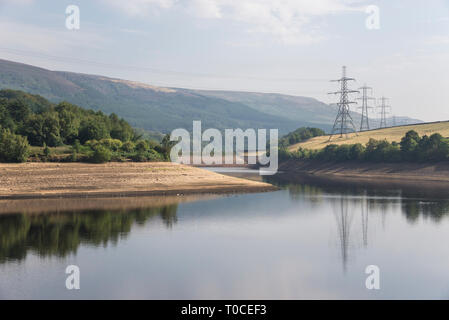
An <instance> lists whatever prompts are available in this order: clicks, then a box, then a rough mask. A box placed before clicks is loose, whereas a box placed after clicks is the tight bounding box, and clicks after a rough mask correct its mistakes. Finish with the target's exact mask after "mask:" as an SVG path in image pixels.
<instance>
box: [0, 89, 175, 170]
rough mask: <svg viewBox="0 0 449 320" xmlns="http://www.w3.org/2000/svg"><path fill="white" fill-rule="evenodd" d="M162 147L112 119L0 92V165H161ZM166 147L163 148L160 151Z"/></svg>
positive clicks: (17, 93)
mask: <svg viewBox="0 0 449 320" xmlns="http://www.w3.org/2000/svg"><path fill="white" fill-rule="evenodd" d="M168 144H169V141H168V137H165V138H164V139H163V142H162V144H159V143H157V142H155V141H151V140H145V139H143V138H142V135H140V134H138V133H137V132H136V131H135V130H134V129H133V128H132V127H131V126H130V125H129V124H128V123H127V122H126V121H125V120H123V119H120V118H119V117H118V116H117V115H115V114H114V113H112V114H111V115H109V116H108V115H105V114H104V113H102V112H101V111H97V112H95V111H93V110H86V109H83V108H81V107H78V106H76V105H73V104H70V103H68V102H61V103H59V104H53V103H51V102H49V101H48V100H46V99H44V98H43V97H41V96H38V95H31V94H28V93H25V92H22V91H16V90H0V161H3V162H24V161H27V160H28V159H29V158H32V160H34V161H91V162H107V161H110V160H116V161H127V160H133V161H162V160H166V159H167V154H168ZM164 145H165V146H164Z"/></svg>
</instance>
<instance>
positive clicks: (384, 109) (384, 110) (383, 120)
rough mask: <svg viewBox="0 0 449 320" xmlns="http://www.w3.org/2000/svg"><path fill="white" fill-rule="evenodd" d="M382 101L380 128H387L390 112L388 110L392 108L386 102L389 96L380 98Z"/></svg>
mask: <svg viewBox="0 0 449 320" xmlns="http://www.w3.org/2000/svg"><path fill="white" fill-rule="evenodd" d="M380 100H381V101H382V103H381V105H380V106H378V107H379V108H380V112H379V114H380V127H379V128H386V127H387V113H390V112H389V111H387V108H389V109H390V110H391V107H390V106H387V105H386V104H385V102H386V101H387V100H388V98H385V97H382V98H380Z"/></svg>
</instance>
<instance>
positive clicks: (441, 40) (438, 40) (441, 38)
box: [427, 35, 449, 45]
mask: <svg viewBox="0 0 449 320" xmlns="http://www.w3.org/2000/svg"><path fill="white" fill-rule="evenodd" d="M427 44H429V45H441V44H444V45H445V44H449V36H447V35H434V36H432V37H430V38H429V39H428V41H427Z"/></svg>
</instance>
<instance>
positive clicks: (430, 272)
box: [0, 181, 449, 299]
mask: <svg viewBox="0 0 449 320" xmlns="http://www.w3.org/2000/svg"><path fill="white" fill-rule="evenodd" d="M280 186H281V189H280V190H279V191H276V192H268V193H259V194H241V195H231V196H214V197H205V198H199V199H196V200H195V201H187V202H180V203H168V204H164V205H158V206H148V208H146V207H139V208H134V209H132V208H130V209H123V208H121V209H89V210H84V211H77V210H70V211H64V210H59V211H52V210H49V212H44V213H39V214H35V213H27V210H25V209H24V210H23V212H20V213H17V212H15V213H9V214H1V215H0V298H1V299H6V298H13V299H15V298H20V299H22V298H24V299H49V298H56V299H90V298H99V299H103V298H104V299H116V298H120V299H121V298H123V299H319V298H323V299H338V298H341V299H350V298H355V299H408V298H412V299H413V298H424V299H447V298H449V245H448V243H449V200H447V199H449V197H448V195H447V194H445V193H444V192H443V193H439V192H435V191H434V190H433V191H431V192H426V191H420V190H419V189H416V188H415V189H414V190H412V191H409V190H406V189H402V188H399V187H394V188H393V187H389V186H384V187H367V186H363V185H358V186H353V185H335V184H333V185H329V184H323V183H310V182H300V181H297V182H295V183H289V184H282V183H281V184H280ZM69 265H76V266H78V267H79V270H80V289H79V290H68V289H67V288H66V278H67V277H68V275H67V274H66V273H65V271H66V267H67V266H69ZM370 265H375V266H377V267H378V268H379V281H380V288H379V290H376V289H374V290H369V289H367V287H366V285H365V281H366V279H367V277H368V276H369V275H368V274H366V273H365V270H366V268H367V266H370Z"/></svg>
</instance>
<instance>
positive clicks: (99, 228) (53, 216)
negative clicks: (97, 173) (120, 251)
mask: <svg viewBox="0 0 449 320" xmlns="http://www.w3.org/2000/svg"><path fill="white" fill-rule="evenodd" d="M177 208H178V206H177V205H176V204H173V205H167V206H163V207H159V208H145V209H133V210H115V211H111V210H109V211H108V210H91V211H86V212H63V213H48V214H40V215H27V214H11V215H0V263H4V262H5V261H8V260H22V259H24V258H26V256H27V254H28V253H29V252H33V253H36V254H38V255H39V256H58V257H65V256H67V255H69V254H72V253H76V251H77V249H78V247H79V246H80V245H81V244H88V245H94V246H106V245H107V244H113V245H115V244H117V243H118V241H119V240H120V239H123V238H126V237H127V236H128V234H129V233H130V231H131V228H132V226H133V224H134V223H136V224H139V225H144V224H146V223H147V222H148V221H149V220H151V219H153V218H157V217H159V218H160V219H161V220H162V221H163V223H164V224H165V225H166V226H167V227H168V228H171V227H172V226H173V225H174V224H175V223H176V221H177V217H176V212H177Z"/></svg>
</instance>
